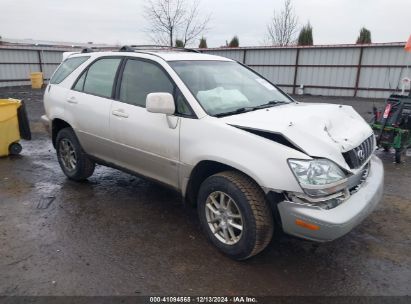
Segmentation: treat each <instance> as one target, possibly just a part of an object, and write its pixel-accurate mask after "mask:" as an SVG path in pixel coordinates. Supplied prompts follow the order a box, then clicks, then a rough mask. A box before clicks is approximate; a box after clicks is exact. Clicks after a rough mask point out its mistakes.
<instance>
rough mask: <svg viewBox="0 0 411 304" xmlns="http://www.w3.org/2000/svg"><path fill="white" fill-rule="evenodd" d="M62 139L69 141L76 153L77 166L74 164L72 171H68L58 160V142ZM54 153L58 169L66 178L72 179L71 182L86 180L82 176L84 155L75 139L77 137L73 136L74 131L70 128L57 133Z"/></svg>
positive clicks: (59, 159)
mask: <svg viewBox="0 0 411 304" xmlns="http://www.w3.org/2000/svg"><path fill="white" fill-rule="evenodd" d="M62 139H67V140H69V141H70V143H71V144H72V146H73V148H74V151H75V153H76V160H77V164H76V168H75V170H73V171H68V170H67V169H66V167H65V166H64V164H63V162H62V160H61V158H60V151H59V149H60V141H61V140H62ZM56 151H57V159H58V162H59V164H60V167H61V169H62V170H63V172H64V174H65V175H66V176H67V177H68V178H70V179H73V180H83V179H85V178H86V177H84V176H83V175H84V172H83V168H84V167H85V162H86V161H87V159H86V155H85V154H84V152H83V149H82V148H81V145H80V142H79V141H78V139H77V136H76V135H75V133H74V131H73V130H72V129H71V128H64V129H62V130H60V131H59V133H58V134H57V137H56Z"/></svg>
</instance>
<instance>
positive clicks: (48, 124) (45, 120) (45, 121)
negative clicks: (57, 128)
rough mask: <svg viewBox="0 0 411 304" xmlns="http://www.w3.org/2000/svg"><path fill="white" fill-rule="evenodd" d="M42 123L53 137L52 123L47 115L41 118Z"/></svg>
mask: <svg viewBox="0 0 411 304" xmlns="http://www.w3.org/2000/svg"><path fill="white" fill-rule="evenodd" d="M40 119H41V122H42V123H43V126H44V128H45V129H46V131H47V133H48V134H49V135H51V121H50V119H49V118H48V117H47V116H46V115H42V116H41V118H40Z"/></svg>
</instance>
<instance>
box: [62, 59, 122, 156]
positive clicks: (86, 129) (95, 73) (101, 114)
mask: <svg viewBox="0 0 411 304" xmlns="http://www.w3.org/2000/svg"><path fill="white" fill-rule="evenodd" d="M121 60H122V59H121V58H110V57H102V58H100V59H98V60H96V61H95V62H93V63H92V64H91V65H90V66H89V67H88V68H87V69H86V70H85V71H84V72H83V73H82V75H81V76H80V77H79V78H78V80H77V82H76V83H75V85H74V87H73V89H72V90H71V91H70V92H69V94H68V96H67V102H68V104H69V107H70V108H71V110H70V111H67V113H69V115H71V118H70V120H71V121H72V122H73V123H72V124H73V127H74V129H75V132H76V135H77V137H78V138H79V140H80V143H81V146H82V147H83V149H84V150H85V151H86V152H87V153H88V154H90V155H93V156H95V157H97V158H100V159H103V160H105V161H108V162H111V161H113V149H112V145H111V142H110V128H109V119H110V109H111V102H112V97H113V94H114V82H115V78H116V74H117V70H118V68H119V66H120V62H121Z"/></svg>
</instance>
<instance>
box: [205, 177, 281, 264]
mask: <svg viewBox="0 0 411 304" xmlns="http://www.w3.org/2000/svg"><path fill="white" fill-rule="evenodd" d="M222 194H223V195H225V196H226V198H225V199H223V201H225V203H222V204H219V205H220V207H221V205H225V207H227V205H229V206H230V207H228V208H226V209H224V208H223V209H221V210H222V211H221V212H220V211H218V210H217V207H216V206H217V205H216V204H215V203H214V201H216V200H219V203H221V196H222ZM230 199H231V201H230ZM197 203H198V205H197V207H198V215H199V218H200V223H201V226H202V229H203V230H204V232H205V233H206V235H207V237H208V239H209V240H210V241H211V242H212V243H213V244H214V245H215V246H216V247H217V248H218V249H219V250H220V251H222V252H223V253H224V254H226V255H228V256H229V257H231V258H232V259H235V260H245V259H247V258H250V257H252V256H254V255H256V254H258V253H259V252H261V251H262V250H263V249H264V248H265V247H266V246H267V245H268V243H269V242H270V241H271V238H272V236H273V231H274V221H273V215H272V213H271V209H270V207H269V204H268V202H267V200H266V198H265V194H264V192H263V191H262V189H261V188H260V187H259V186H258V185H257V183H255V182H254V181H253V180H252V179H251V178H249V177H247V176H245V175H243V174H241V173H239V172H235V171H225V172H221V173H217V174H215V175H212V176H210V177H208V178H207V179H206V180H205V181H204V182H203V183H202V184H201V187H200V190H199V194H198V202H197ZM210 205H211V207H210ZM212 209H214V210H212ZM224 210H226V211H224ZM227 210H229V211H228V212H227ZM215 211H217V212H215ZM237 211H238V212H237ZM230 214H231V215H230ZM239 215H240V217H239ZM213 216H214V218H213ZM234 216H235V218H231V217H234ZM219 217H221V218H223V219H222V220H219V219H218V218H219ZM224 217H225V218H224ZM232 225H234V226H232ZM235 225H236V226H237V227H239V226H242V230H240V229H237V228H235V227H236V226H235ZM230 229H231V230H233V231H229V230H230ZM216 231H218V232H216ZM227 236H228V238H227Z"/></svg>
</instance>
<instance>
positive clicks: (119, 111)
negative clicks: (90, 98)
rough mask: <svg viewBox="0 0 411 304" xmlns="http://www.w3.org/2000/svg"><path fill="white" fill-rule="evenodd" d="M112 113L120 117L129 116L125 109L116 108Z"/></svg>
mask: <svg viewBox="0 0 411 304" xmlns="http://www.w3.org/2000/svg"><path fill="white" fill-rule="evenodd" d="M111 114H113V115H114V116H118V117H123V118H128V114H127V113H124V111H123V110H114V111H113V112H111Z"/></svg>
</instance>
